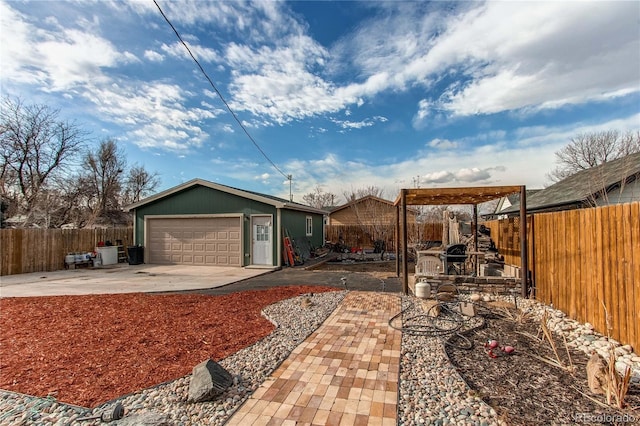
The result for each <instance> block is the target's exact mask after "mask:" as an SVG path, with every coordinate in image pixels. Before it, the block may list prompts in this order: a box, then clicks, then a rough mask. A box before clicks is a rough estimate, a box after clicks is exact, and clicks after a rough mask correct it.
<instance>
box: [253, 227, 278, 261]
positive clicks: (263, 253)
mask: <svg viewBox="0 0 640 426" xmlns="http://www.w3.org/2000/svg"><path fill="white" fill-rule="evenodd" d="M251 229H252V232H251V234H252V244H251V245H252V246H253V259H252V262H251V263H252V264H253V265H273V243H272V236H271V234H272V232H271V231H272V229H273V225H272V223H271V216H252V217H251Z"/></svg>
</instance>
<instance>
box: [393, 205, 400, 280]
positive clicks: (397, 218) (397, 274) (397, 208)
mask: <svg viewBox="0 0 640 426" xmlns="http://www.w3.org/2000/svg"><path fill="white" fill-rule="evenodd" d="M394 238H395V243H396V277H399V276H400V206H396V232H395V235H394Z"/></svg>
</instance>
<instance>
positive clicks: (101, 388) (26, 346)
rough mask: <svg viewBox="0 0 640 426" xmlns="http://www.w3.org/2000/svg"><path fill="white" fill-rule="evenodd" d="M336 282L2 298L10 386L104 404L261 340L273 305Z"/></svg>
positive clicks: (2, 342) (3, 374)
mask: <svg viewBox="0 0 640 426" xmlns="http://www.w3.org/2000/svg"><path fill="white" fill-rule="evenodd" d="M335 290H336V289H335V288H331V287H317V286H290V287H276V288H273V289H268V290H262V291H246V292H242V293H234V294H229V295H224V296H205V295H150V294H108V295H88V296H55V297H30V298H6V299H0V330H2V331H1V333H0V389H5V390H11V391H15V392H21V393H25V394H29V395H35V396H47V395H53V396H55V397H56V398H57V399H58V400H60V401H62V402H66V403H71V404H76V405H80V406H84V407H95V406H97V405H99V404H101V403H103V402H105V401H109V400H111V399H113V398H116V397H119V396H122V395H126V394H128V393H131V392H134V391H137V390H140V389H144V388H148V387H151V386H154V385H157V384H159V383H163V382H166V381H169V380H174V379H177V378H180V377H183V376H185V375H187V374H189V373H191V370H192V369H193V367H194V366H195V365H196V364H198V363H200V362H202V361H203V360H206V359H209V358H211V359H213V360H216V361H218V360H220V359H223V358H225V357H227V356H229V355H231V354H233V353H234V352H237V351H238V350H240V349H242V348H245V347H247V346H249V345H251V344H253V343H255V342H256V341H258V340H260V339H261V338H263V337H264V336H266V335H268V334H269V333H271V332H272V331H273V329H274V326H273V325H272V324H271V323H270V322H269V321H268V320H266V319H265V318H263V317H262V316H261V315H260V311H261V309H262V308H264V307H265V306H268V305H270V304H272V303H275V302H277V301H280V300H284V299H288V298H291V297H295V296H297V295H300V294H304V293H320V292H325V291H335Z"/></svg>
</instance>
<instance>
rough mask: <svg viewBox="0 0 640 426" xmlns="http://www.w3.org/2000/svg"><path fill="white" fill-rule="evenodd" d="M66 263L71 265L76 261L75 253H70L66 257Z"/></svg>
mask: <svg viewBox="0 0 640 426" xmlns="http://www.w3.org/2000/svg"><path fill="white" fill-rule="evenodd" d="M64 263H66V264H67V265H71V264H73V263H76V256H75V255H74V254H68V255H66V256H65V257H64Z"/></svg>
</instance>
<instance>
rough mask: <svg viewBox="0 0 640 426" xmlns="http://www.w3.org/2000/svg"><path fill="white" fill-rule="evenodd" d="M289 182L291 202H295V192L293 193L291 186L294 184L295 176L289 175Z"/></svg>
mask: <svg viewBox="0 0 640 426" xmlns="http://www.w3.org/2000/svg"><path fill="white" fill-rule="evenodd" d="M287 180H288V181H289V201H291V202H293V192H292V191H291V184H292V182H293V175H287Z"/></svg>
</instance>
